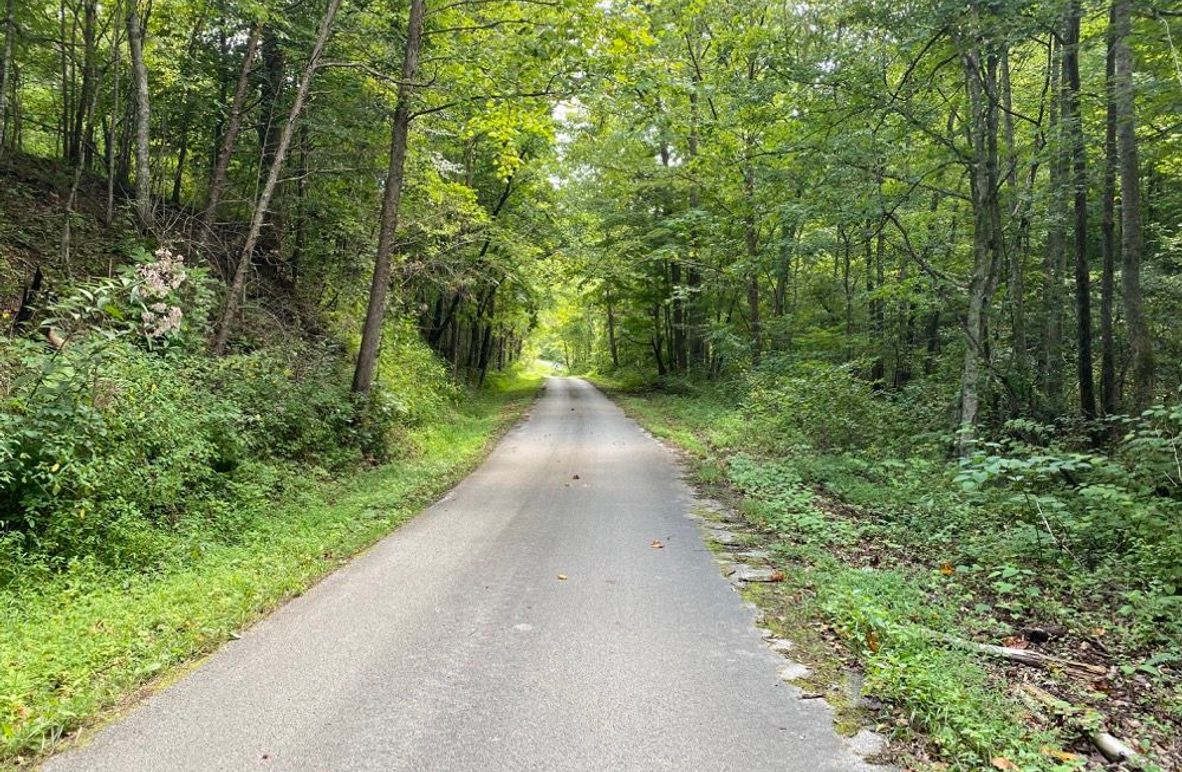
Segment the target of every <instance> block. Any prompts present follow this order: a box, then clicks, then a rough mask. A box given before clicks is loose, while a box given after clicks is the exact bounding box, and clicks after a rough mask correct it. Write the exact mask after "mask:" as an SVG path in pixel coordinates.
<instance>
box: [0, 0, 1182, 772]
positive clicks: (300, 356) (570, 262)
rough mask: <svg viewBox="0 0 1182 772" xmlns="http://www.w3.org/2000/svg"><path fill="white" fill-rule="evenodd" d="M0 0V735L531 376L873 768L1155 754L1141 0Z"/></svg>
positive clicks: (284, 558) (1160, 725) (1162, 683)
mask: <svg viewBox="0 0 1182 772" xmlns="http://www.w3.org/2000/svg"><path fill="white" fill-rule="evenodd" d="M0 4H2V7H0V660H3V661H4V662H5V668H4V673H3V674H2V675H0V764H6V763H12V764H15V765H18V766H20V765H25V764H32V763H36V762H37V761H38V760H39V759H41V758H42V757H43V754H45V753H48V752H51V751H52V750H53V749H54V747H55V745H56V744H57V743H58V742H59V741H60V740H62V739H63V738H64V737H66V736H68V735H69V733H70V732H72V731H74V730H75V729H77V728H78V727H79V726H82V725H84V724H86V723H87V722H90V721H92V720H93V719H94V717H95V716H96V715H99V714H100V713H101V712H102V711H104V710H107V709H109V708H110V707H111V706H112V705H115V704H117V703H118V702H119V701H120V700H121V699H123V698H124V697H125V696H126V695H127V694H129V693H131V692H134V691H135V690H136V689H137V688H139V687H140V686H141V685H142V684H144V683H146V682H148V681H149V680H150V679H153V678H156V677H158V676H160V675H161V674H163V673H165V672H167V671H168V670H169V669H170V668H173V667H175V666H176V665H178V664H181V663H183V662H186V661H188V660H190V659H192V658H193V657H195V656H197V655H199V654H201V653H203V652H207V651H209V650H211V649H212V648H213V647H215V646H216V645H218V644H219V643H221V642H223V641H225V640H227V638H229V637H230V636H231V635H232V634H233V633H234V631H235V630H236V629H238V628H239V627H240V626H241V625H243V624H247V623H248V622H249V621H250V620H252V619H255V618H257V617H258V616H259V615H260V614H261V613H263V612H264V611H266V610H267V609H269V608H273V607H274V606H275V605H276V604H277V603H278V602H280V601H281V600H282V599H283V598H285V597H290V596H291V595H292V594H294V593H298V592H299V590H300V588H302V587H304V586H306V585H307V584H308V583H310V582H312V581H314V580H315V578H316V577H318V576H321V575H322V574H324V573H325V572H326V571H328V570H331V569H332V568H333V567H335V566H336V565H338V564H339V561H340V560H342V559H344V558H347V557H348V556H350V555H352V554H353V553H355V552H357V551H359V550H361V549H363V548H364V547H365V546H366V545H368V544H370V543H372V542H373V541H374V540H375V539H377V538H379V537H380V536H382V535H383V534H385V533H388V532H389V531H390V530H392V529H393V528H394V527H395V526H396V525H397V524H398V523H400V522H401V521H402V520H404V519H406V518H407V517H409V516H410V515H412V514H413V513H414V512H415V511H416V510H417V508H419V507H420V506H421V505H422V504H424V503H425V502H428V501H430V500H431V499H432V498H433V497H435V496H437V495H438V494H440V493H442V492H443V491H444V490H446V488H447V486H448V485H449V484H450V483H452V482H454V481H456V480H458V479H460V478H462V477H463V476H464V474H465V472H466V471H468V470H470V469H471V468H472V467H473V466H474V465H475V464H476V463H477V462H478V461H479V459H480V457H481V454H482V453H483V452H484V451H485V449H486V448H487V447H489V444H490V442H491V441H492V440H494V439H495V438H496V436H497V435H498V433H499V432H500V431H501V430H502V429H504V428H505V427H507V426H508V425H510V424H511V423H512V422H513V421H514V420H515V419H516V417H518V416H520V415H521V414H522V411H524V410H525V409H526V407H527V405H528V402H529V399H530V398H531V395H532V394H533V392H534V390H535V389H536V388H537V385H538V383H539V381H540V375H539V374H540V372H541V371H542V369H543V367H542V366H541V365H539V363H545V366H547V367H551V366H552V367H558V368H561V369H562V370H563V371H565V372H566V373H570V374H575V375H584V376H587V377H590V378H591V379H592V380H594V381H595V382H596V383H597V384H598V385H599V386H600V387H601V388H604V389H605V390H607V391H608V392H609V393H610V394H612V395H613V396H614V397H616V398H617V399H618V401H619V402H620V403H621V404H622V405H623V406H624V408H625V409H626V410H627V411H628V412H629V414H630V415H632V416H633V417H635V418H636V419H637V420H638V421H639V422H640V423H641V424H642V425H644V426H646V427H647V428H649V429H650V430H651V431H653V432H654V433H655V434H657V435H659V436H662V437H663V438H665V439H667V440H668V441H670V442H671V443H673V444H675V445H678V446H680V447H681V448H682V449H683V451H684V452H685V453H686V454H687V457H688V458H689V459H690V462H689V463H690V468H691V470H692V474H693V476H694V477H695V478H696V479H697V481H698V482H699V483H700V484H701V485H703V486H707V487H712V488H716V489H719V490H724V491H725V492H726V494H727V495H728V496H733V497H736V500H737V501H738V502H739V506H740V508H741V509H742V511H743V512H744V514H745V516H746V517H747V518H748V519H749V520H751V522H752V523H755V524H756V525H758V526H759V527H760V528H762V529H763V530H764V531H766V533H767V534H769V538H770V539H772V541H773V542H774V551H775V553H776V554H777V555H778V556H779V557H780V558H782V559H783V561H784V562H785V565H787V566H790V567H791V568H790V570H788V571H787V572H786V573H787V580H786V581H785V582H783V585H782V586H780V587H777V588H774V590H769V591H768V594H767V596H766V597H763V598H759V599H757V602H759V603H763V604H768V606H769V607H771V608H782V607H792V608H799V609H801V611H800V613H801V614H802V617H801V618H802V619H803V620H804V622H802V623H801V625H800V626H801V627H802V628H807V629H802V630H800V631H797V632H798V633H799V634H800V635H803V636H804V637H806V638H808V639H809V640H811V641H812V642H813V643H814V644H815V647H814V648H815V650H816V656H817V657H818V659H819V661H827V662H834V661H839V662H841V663H843V664H844V666H848V667H852V668H855V669H856V670H857V671H858V672H860V673H861V674H862V675H863V676H864V677H865V685H866V686H865V688H866V691H867V693H868V694H870V695H872V696H873V697H874V707H871V708H869V709H867V708H864V707H863V708H862V709H861V713H860V716H861V718H860V720H862V721H868V722H870V723H876V724H878V725H879V726H881V727H887V728H889V731H890V733H891V734H892V737H893V738H894V741H895V742H897V744H898V745H897V747H898V749H899V750H897V751H896V753H897V754H898V756H897V759H900V760H902V761H900V763H901V764H902V765H904V766H910V767H913V768H923V769H947V768H953V769H974V768H990V767H992V768H998V769H1074V768H1083V767H1095V768H1100V767H1101V766H1103V765H1104V764H1107V763H1119V764H1125V765H1128V766H1130V767H1141V768H1146V769H1170V768H1175V767H1176V765H1178V764H1182V740H1180V739H1179V738H1180V737H1182V707H1180V706H1182V643H1179V640H1180V637H1182V535H1180V534H1179V528H1178V526H1179V524H1180V523H1182V460H1180V459H1182V455H1180V454H1182V398H1180V394H1179V387H1180V386H1182V333H1180V332H1179V331H1178V330H1177V329H1175V328H1174V327H1173V324H1174V322H1172V321H1171V320H1173V319H1175V318H1176V316H1177V315H1178V314H1179V313H1180V311H1182V51H1180V50H1179V46H1182V9H1179V8H1178V7H1177V6H1176V5H1175V4H1173V3H1171V2H1169V0H1108V2H1103V3H1101V2H1098V1H1096V0H1038V1H1037V2H1027V1H1024V0H991V1H990V2H985V1H984V0H967V1H966V0H960V1H959V2H951V1H950V0H923V1H920V2H914V1H912V0H908V1H907V2H895V3H886V2H880V0H835V1H834V2H799V3H780V4H777V3H771V2H767V1H766V0H735V1H734V2H730V3H725V4H719V3H704V2H700V0H656V1H655V2H635V1H634V0H600V2H591V0H408V3H400V2H390V0H102V2H100V0H20V1H19V2H18V1H17V0H0ZM199 588H215V589H216V590H217V593H218V594H217V598H218V600H217V602H215V603H211V602H210V601H209V597H208V596H207V595H206V594H203V593H202V592H200V591H199ZM777 604H779V605H777ZM810 630H811V631H812V632H810ZM818 630H820V631H821V632H820V633H818V632H817V631H818ZM96 631H97V632H96ZM99 633H101V634H99ZM949 640H952V641H959V642H961V643H965V642H967V643H968V648H969V650H967V651H966V647H965V646H959V645H957V644H953V645H949ZM999 643H1004V647H1005V648H1006V649H1008V650H1010V651H1041V652H1042V654H1043V655H1044V656H1046V657H1051V658H1052V659H1054V660H1055V661H1057V662H1060V663H1061V662H1068V663H1073V664H1074V665H1080V666H1081V667H1082V668H1083V670H1085V671H1087V668H1089V667H1090V668H1092V670H1091V671H1087V672H1091V673H1092V674H1093V675H1095V674H1096V673H1100V672H1102V673H1103V675H1102V677H1092V678H1079V677H1078V671H1079V669H1080V668H1075V671H1076V672H1075V673H1073V672H1072V670H1073V668H1072V667H1066V668H1063V667H1052V668H1044V669H1042V670H1039V669H1037V668H1036V669H1035V670H1034V671H1032V670H1031V669H1030V668H1028V667H1024V666H1023V665H1021V664H1015V663H1014V662H1012V661H1007V660H1006V658H1005V657H1001V658H991V657H984V658H983V657H981V656H980V651H974V650H972V646H973V645H978V646H979V645H992V644H999ZM1028 658H1029V657H1028ZM1097 668H1098V670H1097ZM1025 686H1029V687H1030V688H1031V689H1034V690H1035V691H1036V693H1035V696H1034V697H1033V698H1032V697H1031V694H1032V692H1031V691H1030V690H1029V689H1027V690H1026V691H1023V689H1024V687H1025ZM1052 693H1053V694H1054V695H1057V696H1055V697H1053V698H1050V697H1049V695H1051V694H1052ZM1040 695H1041V696H1040ZM1043 697H1048V698H1050V699H1053V700H1054V702H1053V703H1050V704H1051V707H1049V708H1048V703H1047V701H1046V699H1042V698H1043ZM1032 699H1033V701H1034V703H1035V704H1033V705H1032V704H1031V700H1032ZM1040 699H1042V702H1041V703H1039V700H1040ZM1015 716H1021V718H1015ZM1101 730H1103V731H1101ZM1101 733H1103V734H1106V735H1107V736H1109V737H1117V738H1120V740H1119V742H1120V743H1121V748H1123V750H1121V749H1118V750H1117V751H1114V752H1112V753H1110V752H1109V751H1111V750H1112V749H1111V747H1109V748H1108V750H1105V749H1104V748H1103V747H1101V746H1103V742H1100V741H1096V742H1091V741H1090V740H1094V739H1095V737H1096V736H1097V735H1098V734H1101ZM1048 748H1049V749H1050V750H1049V751H1048Z"/></svg>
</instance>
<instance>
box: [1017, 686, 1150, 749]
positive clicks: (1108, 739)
mask: <svg viewBox="0 0 1182 772" xmlns="http://www.w3.org/2000/svg"><path fill="white" fill-rule="evenodd" d="M1022 695H1023V698H1024V699H1025V700H1026V701H1027V704H1031V706H1032V707H1046V708H1050V709H1051V710H1052V711H1053V712H1054V713H1055V714H1056V715H1058V716H1061V717H1062V718H1063V719H1065V720H1066V721H1067V722H1068V723H1069V724H1071V725H1072V726H1073V727H1074V728H1075V729H1076V730H1078V731H1079V732H1081V733H1082V734H1084V735H1085V736H1086V737H1087V738H1088V739H1089V740H1091V741H1092V744H1093V745H1095V746H1096V749H1097V750H1099V751H1100V753H1101V754H1103V756H1104V758H1106V759H1108V760H1109V761H1123V762H1125V763H1127V764H1130V765H1132V766H1134V767H1142V766H1144V765H1145V759H1144V757H1142V756H1141V754H1139V753H1137V752H1136V751H1135V750H1133V749H1132V748H1130V747H1129V746H1128V745H1126V744H1125V743H1124V742H1122V741H1121V740H1119V739H1117V738H1116V737H1114V736H1112V735H1111V734H1109V733H1108V732H1105V731H1104V730H1102V729H1098V728H1097V727H1098V726H1099V725H1101V724H1103V723H1104V721H1103V716H1101V715H1100V714H1099V713H1097V712H1096V711H1094V710H1084V709H1081V708H1077V707H1076V706H1074V705H1072V704H1071V703H1069V702H1066V701H1064V700H1061V699H1059V698H1058V697H1056V696H1055V695H1053V694H1051V693H1050V692H1048V691H1046V690H1045V689H1040V688H1039V687H1037V686H1035V685H1034V684H1022Z"/></svg>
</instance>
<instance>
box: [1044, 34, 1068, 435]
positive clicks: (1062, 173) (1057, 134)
mask: <svg viewBox="0 0 1182 772" xmlns="http://www.w3.org/2000/svg"><path fill="white" fill-rule="evenodd" d="M1061 56H1062V51H1061V49H1059V50H1058V53H1056V50H1052V52H1051V63H1050V68H1051V72H1050V79H1051V83H1050V89H1051V94H1052V104H1051V110H1050V127H1049V130H1048V133H1049V135H1050V137H1051V138H1052V142H1051V147H1052V150H1053V152H1052V153H1051V156H1052V158H1051V162H1050V163H1051V168H1050V175H1049V177H1050V186H1049V194H1048V201H1047V220H1048V221H1049V224H1048V226H1047V240H1046V251H1045V254H1044V261H1043V273H1044V276H1045V282H1046V284H1045V287H1044V289H1043V298H1042V307H1043V332H1042V346H1041V349H1042V350H1041V352H1040V353H1041V360H1042V361H1041V362H1040V363H1039V364H1040V368H1039V369H1040V370H1041V372H1040V373H1039V381H1040V384H1041V389H1042V396H1043V401H1044V403H1045V405H1044V407H1045V409H1046V412H1047V413H1050V414H1053V415H1058V414H1059V413H1060V412H1061V407H1062V406H1061V403H1062V399H1063V375H1062V359H1063V268H1064V266H1063V253H1064V251H1065V250H1066V248H1067V247H1066V243H1067V233H1066V229H1065V225H1064V222H1063V214H1064V213H1065V212H1066V211H1067V209H1068V207H1069V206H1070V204H1069V202H1068V200H1067V198H1066V191H1067V174H1068V170H1067V163H1068V162H1067V157H1066V155H1065V154H1064V153H1063V152H1062V148H1063V142H1062V141H1061V139H1062V133H1063V121H1062V115H1063V90H1062V73H1063V68H1062V66H1061Z"/></svg>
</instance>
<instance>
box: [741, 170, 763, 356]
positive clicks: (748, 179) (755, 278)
mask: <svg viewBox="0 0 1182 772" xmlns="http://www.w3.org/2000/svg"><path fill="white" fill-rule="evenodd" d="M743 193H744V197H745V198H746V212H745V213H744V215H743V243H744V246H745V247H746V251H747V330H748V335H750V338H751V364H753V365H758V364H759V361H760V359H761V358H762V356H763V321H762V319H761V318H760V315H759V266H758V265H757V263H758V258H759V232H758V230H756V225H755V166H754V163H753V162H751V161H750V160H748V161H747V162H746V164H745V167H744V169H743Z"/></svg>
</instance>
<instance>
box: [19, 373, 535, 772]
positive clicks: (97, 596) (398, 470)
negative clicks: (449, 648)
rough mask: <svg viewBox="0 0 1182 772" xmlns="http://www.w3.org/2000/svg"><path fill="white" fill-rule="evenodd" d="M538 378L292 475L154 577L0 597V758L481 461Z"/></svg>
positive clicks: (50, 744) (81, 716)
mask: <svg viewBox="0 0 1182 772" xmlns="http://www.w3.org/2000/svg"><path fill="white" fill-rule="evenodd" d="M540 382H541V378H540V376H536V375H527V376H521V377H519V378H516V379H513V380H505V381H502V382H500V383H498V384H497V385H496V388H493V389H489V390H485V391H482V392H479V393H476V394H473V395H471V396H470V397H469V398H468V399H465V400H464V401H463V402H462V404H459V405H457V406H456V407H455V408H454V411H453V412H452V413H451V414H450V415H448V416H446V417H441V419H440V420H438V421H435V422H433V423H431V424H430V425H425V426H421V427H419V428H416V429H413V430H411V431H410V433H409V435H408V437H407V439H408V440H409V443H408V444H409V445H410V446H412V447H413V448H414V451H413V452H411V453H408V454H407V455H406V456H405V457H404V458H402V459H399V460H397V461H394V462H392V463H390V464H387V465H385V466H382V467H378V468H374V469H369V470H365V471H362V472H360V473H358V474H356V475H353V476H350V477H349V478H347V479H344V480H340V481H325V482H319V483H315V484H302V485H301V484H295V483H294V482H293V486H292V488H293V489H292V491H291V492H290V494H289V495H287V496H285V497H284V498H283V500H281V501H278V502H276V506H275V507H274V508H273V509H272V510H271V512H270V514H269V515H268V516H266V517H261V518H257V519H254V520H252V521H250V522H249V525H248V526H247V529H248V530H247V532H245V533H243V534H241V536H240V538H238V539H236V540H235V542H234V543H233V544H224V543H218V542H217V541H211V542H209V543H202V542H194V543H193V545H192V548H191V554H190V555H189V556H188V559H186V560H184V561H180V562H178V563H177V564H175V565H173V564H170V565H169V566H167V567H162V568H161V569H160V570H158V571H156V572H151V573H144V572H124V571H116V570H112V569H109V568H104V567H102V566H100V565H98V564H96V563H91V562H87V561H76V562H74V563H73V564H71V566H70V568H69V570H68V571H66V572H64V573H62V574H59V575H57V576H54V577H52V578H51V579H49V580H47V581H39V582H36V583H25V584H24V585H19V584H18V585H14V586H13V587H11V588H7V589H6V590H5V591H3V592H0V663H2V665H3V672H2V674H0V767H20V766H24V765H28V764H30V763H33V762H35V761H36V760H38V759H40V758H42V757H43V756H44V755H46V754H48V753H50V752H53V751H54V750H55V749H57V748H58V747H59V746H60V744H61V742H62V740H63V738H65V737H67V736H68V735H69V733H71V732H72V731H74V730H76V729H78V728H80V727H84V726H86V725H88V724H91V723H93V722H95V721H96V720H97V719H99V718H100V717H101V716H102V714H103V712H104V711H106V710H108V709H111V708H112V707H115V706H118V705H120V704H121V703H122V702H123V701H125V700H127V699H128V698H129V696H130V695H132V694H133V693H135V692H136V691H137V690H138V689H140V688H141V687H143V686H144V685H146V684H149V683H152V682H154V681H157V680H158V679H162V678H163V677H164V676H165V675H166V674H168V673H170V672H172V671H175V670H176V669H177V668H178V666H181V665H183V664H184V663H186V662H189V661H191V660H193V659H194V658H196V657H199V656H201V655H203V654H205V653H208V652H210V651H212V650H214V649H215V648H217V647H218V646H219V645H220V644H221V643H223V642H224V641H225V640H227V639H228V638H229V637H230V636H231V635H232V634H233V633H234V632H235V631H238V630H241V629H243V628H244V627H246V626H249V625H250V624H251V623H253V622H254V621H256V620H258V619H259V618H260V617H262V616H264V615H265V614H266V613H267V612H268V611H270V610H272V609H274V608H275V607H276V606H278V605H280V604H281V603H283V602H284V601H285V600H287V599H289V598H291V597H294V596H296V595H299V594H300V593H302V592H303V591H304V590H306V589H307V588H308V587H309V586H311V585H312V584H314V583H315V582H316V581H317V580H318V579H320V578H321V577H323V576H324V575H325V574H327V573H329V572H330V571H332V570H333V569H335V568H337V567H339V566H340V565H341V564H343V563H345V562H347V561H348V559H349V558H350V557H352V556H353V555H356V554H357V553H358V552H360V551H362V550H364V549H366V548H367V547H368V546H370V545H371V544H373V543H374V542H375V541H377V540H378V539H380V538H381V537H383V536H385V535H386V534H388V533H389V532H390V531H392V530H393V529H394V528H396V527H397V526H398V525H399V524H401V523H402V522H404V521H406V520H407V519H409V518H411V517H413V516H414V515H415V514H416V513H417V512H419V511H420V510H421V509H422V508H423V507H424V506H425V505H426V504H428V503H429V502H431V501H432V500H434V499H435V498H437V497H438V496H439V495H440V494H442V493H443V492H444V491H446V490H447V489H448V488H450V487H451V486H452V485H454V484H455V483H456V482H458V481H459V480H461V479H463V477H464V476H465V475H467V474H468V472H470V471H471V470H472V469H473V468H474V467H475V466H476V465H477V464H478V463H479V462H480V461H481V460H482V459H483V458H484V456H485V455H486V454H487V452H488V451H489V450H490V449H491V448H492V446H493V444H494V443H495V441H496V439H498V438H499V437H500V435H501V434H502V433H503V432H504V431H505V430H506V429H507V428H508V427H509V426H511V425H512V424H513V423H514V422H515V421H516V420H517V419H518V418H519V417H520V416H521V415H522V413H523V412H524V411H525V410H526V408H527V407H528V405H529V404H530V401H531V400H532V398H533V395H534V394H535V393H536V390H537V387H538V385H539V384H540ZM293 474H296V472H294V471H293Z"/></svg>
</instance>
